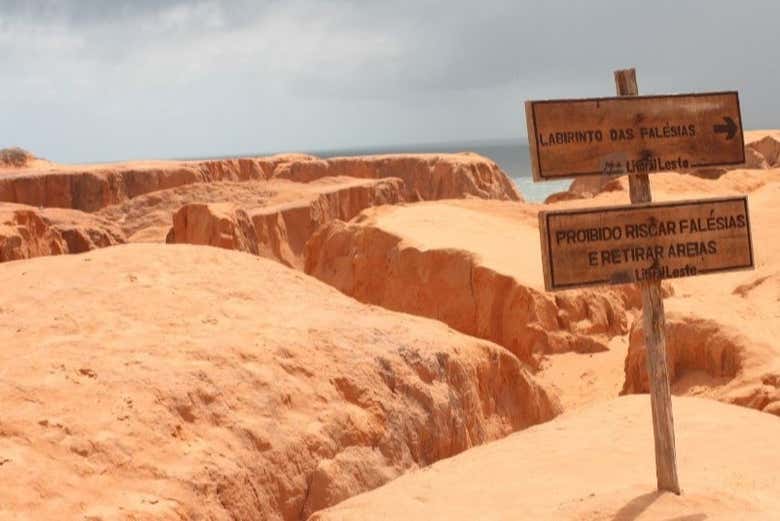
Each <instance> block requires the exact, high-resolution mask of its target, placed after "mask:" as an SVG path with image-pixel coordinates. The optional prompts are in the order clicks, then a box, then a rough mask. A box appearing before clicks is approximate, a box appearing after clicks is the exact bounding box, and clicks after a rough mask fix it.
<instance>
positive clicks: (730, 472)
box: [312, 396, 780, 521]
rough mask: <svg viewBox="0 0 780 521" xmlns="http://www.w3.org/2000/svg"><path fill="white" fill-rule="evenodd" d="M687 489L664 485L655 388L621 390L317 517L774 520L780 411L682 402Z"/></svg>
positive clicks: (679, 423) (779, 501) (365, 520)
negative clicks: (657, 461) (644, 392)
mask: <svg viewBox="0 0 780 521" xmlns="http://www.w3.org/2000/svg"><path fill="white" fill-rule="evenodd" d="M674 412H675V418H676V432H677V440H678V444H677V447H678V456H679V475H680V481H681V485H682V488H683V495H682V496H675V495H674V494H668V493H667V494H658V493H657V492H656V488H655V472H654V460H653V445H652V427H651V420H650V403H649V398H648V397H647V396H633V397H624V398H619V399H617V400H614V401H609V402H602V403H599V404H597V405H593V406H591V407H588V408H586V409H583V410H578V411H576V412H573V413H568V414H566V415H564V416H561V417H559V418H557V419H556V420H554V421H552V422H550V423H547V424H544V425H539V426H536V427H533V428H531V429H528V430H526V431H523V432H520V433H516V434H513V435H511V436H509V437H507V438H505V439H503V440H500V441H496V442H493V443H490V444H487V445H484V446H481V447H477V448H475V449H472V450H470V451H468V452H466V453H464V454H461V455H459V456H457V457H454V458H451V459H448V460H445V461H441V462H438V463H436V464H434V465H432V466H431V467H428V468H426V469H423V470H420V471H417V472H414V473H411V474H408V475H406V476H404V477H401V478H399V479H397V480H395V481H393V482H392V483H389V484H388V485H386V486H384V487H382V488H380V489H377V490H375V491H373V492H370V493H367V494H363V495H360V496H357V497H355V498H352V499H350V500H348V501H345V502H344V503H342V504H340V505H338V506H336V507H334V508H333V509H331V510H327V511H325V512H322V513H320V514H318V515H316V516H314V517H313V518H312V521H315V520H316V521H323V520H339V521H347V520H350V521H351V520H354V521H358V520H359V521H371V520H383V521H384V520H390V519H393V520H395V519H399V520H400V519H403V520H407V521H415V520H420V521H422V520H426V521H427V520H430V519H447V520H449V521H459V520H462V521H473V520H476V519H478V520H480V521H490V520H496V521H498V520H502V521H503V520H506V519H517V520H520V519H523V520H525V519H528V520H556V519H572V520H581V521H596V520H599V521H602V520H603V521H607V520H609V521H645V520H667V521H670V520H676V521H713V520H722V521H727V520H734V519H751V520H756V521H758V520H763V521H768V520H771V519H775V518H776V517H777V515H778V512H780V475H778V473H777V469H778V467H780V451H778V450H777V440H778V439H780V421H779V420H778V419H777V418H775V417H772V416H769V415H766V414H761V413H758V412H756V411H751V410H748V409H744V408H740V407H735V406H730V405H723V404H719V403H716V402H712V401H709V400H702V399H696V398H676V399H675V400H674Z"/></svg>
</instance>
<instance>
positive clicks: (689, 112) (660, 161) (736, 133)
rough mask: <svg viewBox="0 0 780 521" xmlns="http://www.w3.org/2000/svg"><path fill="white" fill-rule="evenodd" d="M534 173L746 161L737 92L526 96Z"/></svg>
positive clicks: (540, 176) (546, 175)
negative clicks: (561, 97) (575, 97)
mask: <svg viewBox="0 0 780 521" xmlns="http://www.w3.org/2000/svg"><path fill="white" fill-rule="evenodd" d="M525 111H526V123H527V126H528V137H529V142H530V144H531V165H532V168H533V174H534V179H535V180H537V181H543V180H549V179H559V178H566V177H574V176H582V175H600V174H615V175H620V174H632V173H652V172H663V171H669V170H678V171H679V170H690V169H694V168H704V167H713V166H723V165H738V164H742V163H744V162H745V147H744V140H743V137H742V125H741V118H740V110H739V97H738V95H737V93H736V92H716V93H709V94H682V95H670V96H641V97H639V96H637V97H618V98H594V99H581V100H548V101H528V102H526V104H525Z"/></svg>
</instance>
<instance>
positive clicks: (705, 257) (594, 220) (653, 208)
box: [539, 196, 753, 291]
mask: <svg viewBox="0 0 780 521" xmlns="http://www.w3.org/2000/svg"><path fill="white" fill-rule="evenodd" d="M539 228H540V230H541V236H542V263H543V268H544V283H545V287H546V288H547V290H549V291H552V290H559V289H569V288H576V287H583V286H591V285H598V284H625V283H629V282H643V281H651V280H660V279H670V278H676V277H690V276H693V275H704V274H706V273H716V272H722V271H735V270H742V269H751V268H753V248H752V246H751V237H750V219H749V216H748V205H747V197H744V196H743V197H730V198H721V199H702V200H698V201H678V202H674V203H663V204H650V205H647V204H645V205H638V206H611V207H602V208H589V209H583V210H562V211H557V212H540V213H539Z"/></svg>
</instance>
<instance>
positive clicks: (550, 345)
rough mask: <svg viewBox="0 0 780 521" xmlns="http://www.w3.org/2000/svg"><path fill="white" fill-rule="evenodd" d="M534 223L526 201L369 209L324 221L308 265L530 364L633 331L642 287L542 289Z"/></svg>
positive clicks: (357, 293) (358, 294)
mask: <svg viewBox="0 0 780 521" xmlns="http://www.w3.org/2000/svg"><path fill="white" fill-rule="evenodd" d="M534 221H535V219H534V209H532V208H530V207H529V208H523V207H520V206H518V205H512V204H509V203H500V202H490V201H478V200H471V201H441V202H436V203H418V204H415V205H408V206H396V207H382V208H375V209H369V210H366V211H364V212H363V213H362V214H361V215H360V216H359V217H357V218H356V219H354V220H352V221H351V222H349V223H344V222H340V221H334V222H333V223H331V224H329V225H328V226H326V227H323V228H321V229H320V230H319V231H318V232H317V233H316V234H315V235H314V236H313V237H312V239H311V240H310V241H309V244H308V245H307V251H306V264H305V271H306V273H309V274H311V275H313V276H315V277H317V278H319V279H320V280H322V281H324V282H327V283H328V284H330V285H332V286H334V287H335V288H338V289H339V290H340V291H342V292H343V293H346V294H347V295H350V296H352V297H355V298H357V299H358V300H360V301H361V302H368V303H371V304H378V305H381V306H383V307H386V308H389V309H393V310H397V311H403V312H406V313H413V314H416V315H421V316H426V317H431V318H435V319H437V320H441V321H443V322H445V323H446V324H448V325H450V326H451V327H453V328H455V329H457V330H458V331H462V332H464V333H467V334H470V335H474V336H478V337H481V338H486V339H489V340H492V341H494V342H496V343H498V344H501V345H503V346H504V347H506V348H508V349H509V350H511V351H512V352H513V353H514V354H515V355H517V356H518V357H520V358H521V359H522V360H525V361H526V362H528V363H531V364H534V365H536V363H537V361H538V357H539V356H541V355H544V354H550V353H560V352H567V351H576V352H580V353H588V352H595V351H601V350H605V349H607V343H608V341H609V339H610V338H611V337H612V336H615V335H621V334H625V333H626V332H627V331H628V318H627V315H626V309H627V308H630V307H635V306H636V305H638V300H639V299H638V292H637V290H636V289H635V288H633V287H631V286H623V287H620V288H605V289H598V290H592V291H591V290H585V291H583V290H580V291H573V292H564V293H560V294H556V295H552V294H547V293H545V292H544V290H543V282H542V278H541V269H540V266H539V261H538V259H539V251H538V248H539V244H538V231H537V230H536V228H535V223H534ZM513 263H514V264H513Z"/></svg>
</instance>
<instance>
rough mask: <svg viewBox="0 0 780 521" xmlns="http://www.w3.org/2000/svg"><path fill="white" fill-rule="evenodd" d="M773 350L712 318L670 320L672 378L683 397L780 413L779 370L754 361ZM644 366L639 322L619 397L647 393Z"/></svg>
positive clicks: (668, 350) (677, 317)
mask: <svg viewBox="0 0 780 521" xmlns="http://www.w3.org/2000/svg"><path fill="white" fill-rule="evenodd" d="M769 350H770V348H768V347H765V346H761V345H756V344H754V343H753V342H751V341H750V339H748V338H746V337H745V336H744V335H741V334H740V333H739V331H738V330H735V329H733V328H731V327H728V326H725V325H724V324H722V323H719V322H718V321H715V320H712V319H705V318H701V317H695V316H691V315H690V314H685V315H682V314H676V313H673V314H671V315H670V316H668V317H667V320H666V353H667V364H668V368H669V379H670V381H671V382H672V384H673V386H672V388H673V390H675V391H676V392H678V393H680V394H702V395H705V396H709V397H711V398H715V399H718V400H720V401H724V402H727V403H732V404H736V405H742V406H745V407H750V408H753V409H757V410H759V411H765V412H769V413H773V414H779V415H780V371H777V372H774V371H771V370H769V368H770V367H771V366H770V365H767V364H766V363H764V364H756V363H755V358H756V357H757V354H759V357H760V353H761V352H762V351H769ZM646 364H647V350H646V349H645V344H644V331H643V329H642V327H641V322H639V323H637V324H636V326H635V327H634V328H633V330H632V331H631V335H630V344H629V350H628V356H627V357H626V363H625V376H626V380H625V383H624V385H623V390H622V392H621V394H635V393H646V392H649V384H648V376H647V367H646ZM701 375H703V376H704V378H702V377H701ZM686 376H687V377H689V380H690V382H686V381H685V377H686Z"/></svg>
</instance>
